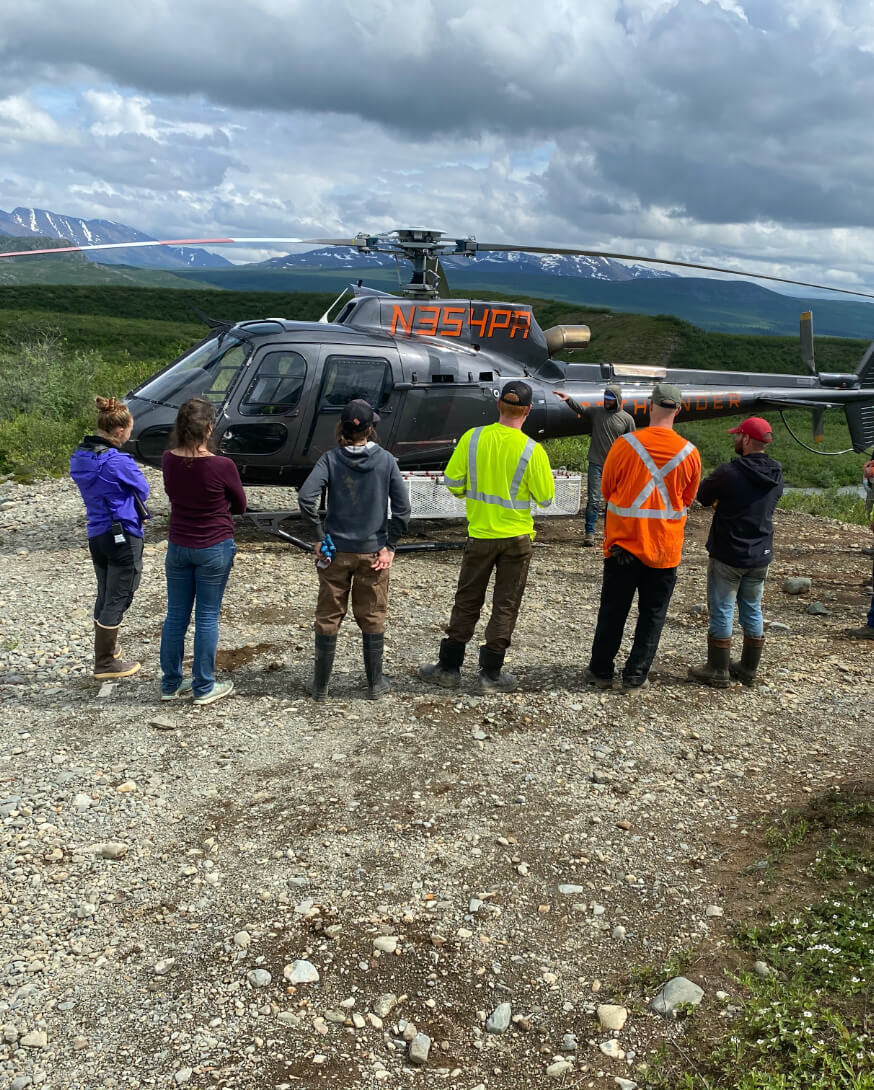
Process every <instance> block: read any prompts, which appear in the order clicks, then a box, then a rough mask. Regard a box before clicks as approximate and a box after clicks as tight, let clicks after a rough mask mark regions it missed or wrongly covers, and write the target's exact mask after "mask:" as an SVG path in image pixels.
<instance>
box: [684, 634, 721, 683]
mask: <svg viewBox="0 0 874 1090" xmlns="http://www.w3.org/2000/svg"><path fill="white" fill-rule="evenodd" d="M730 659H731V637H730V636H729V637H728V638H727V639H722V638H719V637H717V636H708V637H707V662H705V663H704V665H703V666H690V667H689V677H690V678H691V679H692V681H700V682H703V684H705V685H712V686H713V688H714V689H727V688H728V686H729V685H730V684H731V674H730V673H729V662H730Z"/></svg>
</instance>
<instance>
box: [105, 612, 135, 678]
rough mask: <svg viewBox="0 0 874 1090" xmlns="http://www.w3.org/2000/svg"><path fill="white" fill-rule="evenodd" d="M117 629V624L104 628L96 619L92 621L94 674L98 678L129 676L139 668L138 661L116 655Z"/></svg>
mask: <svg viewBox="0 0 874 1090" xmlns="http://www.w3.org/2000/svg"><path fill="white" fill-rule="evenodd" d="M118 629H119V626H118V625H116V626H115V628H104V627H103V625H100V624H98V623H97V621H95V622H94V676H95V677H96V678H99V679H100V680H103V679H104V678H114V677H130V676H131V674H135V673H136V672H137V670H139V668H140V664H139V663H138V662H124V661H123V660H122V658H121V656H119V657H116V647H117V644H118Z"/></svg>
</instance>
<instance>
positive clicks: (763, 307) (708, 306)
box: [0, 208, 874, 339]
mask: <svg viewBox="0 0 874 1090" xmlns="http://www.w3.org/2000/svg"><path fill="white" fill-rule="evenodd" d="M4 232H5V233H6V234H8V235H14V236H16V237H15V239H14V240H13V239H9V240H8V243H5V244H3V245H0V249H17V248H30V247H33V246H35V245H41V246H45V245H47V243H46V242H42V243H40V242H39V241H38V240H39V238H40V237H42V238H44V239H45V238H49V239H62V238H65V239H69V240H71V241H73V242H74V243H75V244H76V245H87V244H88V243H89V242H128V241H131V242H133V241H145V240H147V239H148V236H147V235H144V234H143V233H142V232H141V231H137V230H136V229H135V228H133V227H128V226H126V225H125V224H120V223H111V222H109V221H107V220H82V219H77V218H75V217H71V216H61V215H58V214H57V213H54V212H48V211H45V210H43V209H32V208H16V209H15V210H14V211H13V212H11V213H7V212H2V211H0V234H2V233H4ZM87 256H88V260H87V261H86V260H85V256H83V255H82V254H66V255H60V256H58V257H52V258H44V257H37V258H25V259H22V260H20V261H14V260H13V261H8V262H5V261H0V285H2V284H16V283H19V284H23V283H69V284H76V283H78V284H88V283H92V284H98V283H104V284H106V283H117V284H120V283H125V284H131V285H137V284H140V285H142V286H152V287H154V286H159V285H160V286H165V287H179V288H184V287H186V286H191V287H195V286H196V287H207V286H212V287H214V288H218V289H226V290H231V291H258V292H263V291H281V292H300V291H306V292H333V293H335V294H336V293H338V292H340V291H342V289H343V288H344V287H348V285H349V284H350V282H354V281H356V280H363V282H364V283H366V284H367V285H369V286H371V287H374V288H379V289H381V290H383V291H389V292H397V291H398V290H399V288H400V286H401V284H402V283H403V282H404V281H406V279H407V278H408V272H409V265H408V264H407V263H406V262H401V263H400V266H398V264H397V263H396V262H395V259H394V258H393V257H392V256H391V255H389V254H362V253H359V252H358V251H357V250H355V249H354V248H351V247H332V246H326V247H321V248H319V249H314V250H309V251H308V252H306V253H297V254H286V255H283V256H281V257H275V258H271V259H270V260H268V261H262V262H253V263H250V264H242V265H234V264H232V263H231V262H229V261H227V260H226V259H225V258H223V257H220V256H217V255H215V254H211V253H209V252H207V251H205V250H201V249H197V248H194V247H190V248H189V247H185V248H181V247H180V248H170V247H160V248H159V247H154V248H150V247H142V248H134V249H130V250H110V251H104V250H99V251H97V252H96V253H94V254H89V255H87ZM441 261H442V264H443V267H444V270H445V272H446V275H447V277H448V279H449V282H450V290H452V291H453V292H455V293H458V294H460V295H462V296H467V297H478V298H484V299H488V298H490V297H492V296H493V295H504V296H510V297H525V296H528V297H530V296H535V297H536V296H539V297H543V298H547V299H556V300H560V301H567V302H569V303H574V304H577V305H583V306H592V307H598V308H609V309H611V310H617V311H631V312H635V313H639V314H672V315H675V316H676V317H678V318H682V319H684V320H685V321H688V322H692V323H693V324H694V325H697V326H699V327H700V328H702V329H707V330H712V331H715V332H723V333H748V334H756V335H761V334H780V335H796V334H797V332H798V317H799V314H800V313H801V311H802V310H805V309H813V310H814V312H815V313H814V320H815V328H816V331H817V333H818V334H819V335H822V336H832V337H854V338H865V339H871V338H872V337H874V309H872V307H871V304H870V303H867V302H861V301H860V302H851V301H849V300H847V301H846V302H843V301H835V300H834V299H828V298H822V297H821V296H820V295H819V294H818V293H816V292H812V293H811V294H810V295H805V296H789V295H783V294H780V293H778V292H775V291H771V290H769V289H767V288H764V287H761V286H760V285H758V284H753V283H750V282H748V281H744V280H715V279H705V278H703V277H701V278H699V277H687V276H677V275H676V274H674V273H668V272H664V271H662V270H658V269H650V268H647V267H646V266H641V265H624V264H622V263H620V262H618V261H612V260H609V259H606V258H594V257H570V256H564V255H557V254H529V253H503V252H496V253H483V254H482V255H480V256H477V257H476V258H473V259H467V258H464V257H458V256H456V257H444V258H441ZM109 266H112V267H109Z"/></svg>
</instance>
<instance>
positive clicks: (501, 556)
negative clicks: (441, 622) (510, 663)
mask: <svg viewBox="0 0 874 1090" xmlns="http://www.w3.org/2000/svg"><path fill="white" fill-rule="evenodd" d="M532 551H533V550H532V545H531V538H530V537H529V536H528V534H522V535H520V536H519V537H501V538H479V537H469V538H468V539H467V544H466V545H465V547H464V559H463V560H462V562H461V572H460V573H459V576H458V587H457V589H456V591H455V604H454V606H453V607H452V616H451V617H450V618H449V627H448V628H447V629H446V635H447V636H448V637H449V639H450V640H454V641H455V642H457V643H468V642H469V640H470V639H471V637H472V636H473V633H474V629H475V628H476V625H477V621H478V620H479V615H480V613H481V611H482V608H483V602H484V601H485V597H486V590H487V589H488V585H489V579H491V576H492V571H494V573H495V589H494V591H493V592H492V615H491V617H490V618H489V623H488V625H487V626H486V632H485V640H486V647H489V648H491V650H493V651H506V650H507V648H508V647H509V646H510V639H511V637H512V635H513V629H514V628H515V627H516V618H517V617H518V616H519V607H520V606H521V605H522V595H523V594H524V593H525V583H526V582H527V580H528V567H529V565H530V563H531V553H532Z"/></svg>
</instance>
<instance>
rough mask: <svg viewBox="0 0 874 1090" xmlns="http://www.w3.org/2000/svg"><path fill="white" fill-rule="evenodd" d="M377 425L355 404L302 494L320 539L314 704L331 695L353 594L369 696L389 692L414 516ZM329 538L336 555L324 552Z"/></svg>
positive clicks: (368, 408) (348, 408) (347, 408)
mask: <svg viewBox="0 0 874 1090" xmlns="http://www.w3.org/2000/svg"><path fill="white" fill-rule="evenodd" d="M378 421H379V414H378V413H377V412H375V411H374V409H373V408H372V406H370V405H368V403H367V402H366V401H362V400H355V401H350V402H349V404H348V405H346V406H345V408H344V409H343V412H342V413H341V415H340V423H339V425H338V427H337V446H336V447H334V449H333V450H329V451H327V452H326V453H325V454H323V455H322V456H321V458H319V460H318V462H316V464H315V466H314V468H313V471H312V472H311V473H310V475H309V477H307V479H306V480H305V481H304V483H303V484H302V485H301V488H300V491H299V493H298V506H299V507H300V511H301V514H302V515H303V517H304V518H305V519H307V520H308V521H309V522H311V523H312V525H313V528H314V530H315V534H316V537H317V539H318V540H317V543H316V545H315V553H316V557H317V564H316V566H317V571H318V575H319V596H318V601H317V603H316V619H315V659H314V663H313V676H312V679H311V681H310V682H309V684H308V685H307V692H308V693H309V694H310V696H311V697H312V698H313V700H323V699H324V698H325V696H326V695H327V692H328V682H329V680H330V677H331V671H332V669H333V667H334V653H335V651H336V648H337V634H338V632H339V631H340V625H341V623H342V621H343V618H344V617H345V616H346V611H347V607H348V604H349V597H350V594H351V597H352V615H353V616H354V618H355V620H356V622H357V623H358V627H359V628H360V629H361V633H362V644H363V651H364V670H365V674H366V676H367V696H368V698H369V699H370V700H377V699H378V698H379V697H381V696H382V695H383V694H384V693H386V692H388V690H389V688H390V686H389V683H388V681H387V680H386V679H385V678H384V677H383V673H382V656H383V645H384V633H385V619H386V614H387V612H388V583H389V569H390V568H391V566H392V561H393V560H394V551H395V548H396V546H397V543H398V541H399V539H400V538H401V537H402V536H403V535H404V533H405V532H406V529H407V525H408V523H409V521H410V510H411V509H410V498H409V494H408V492H407V487H406V485H405V484H404V480H403V478H402V477H401V474H400V470H399V469H398V464H397V462H396V461H395V459H394V458H393V457H392V455H391V454H389V452H388V451H387V450H383V448H382V447H381V446H379V444H378V443H377V442H376V441H375V440H376V432H375V430H374V425H375V424H376V423H377V422H378ZM322 489H327V495H328V498H327V512H326V516H325V524H324V526H323V525H322V520H321V518H320V516H319V503H320V500H321V495H322ZM389 501H391V518H390V519H389V518H388V504H389ZM328 537H329V538H330V539H331V542H332V543H333V547H334V549H335V550H336V551H335V552H332V550H331V549H329V548H326V547H325V541H326V538H328Z"/></svg>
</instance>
